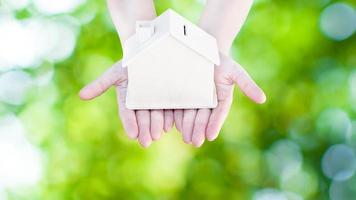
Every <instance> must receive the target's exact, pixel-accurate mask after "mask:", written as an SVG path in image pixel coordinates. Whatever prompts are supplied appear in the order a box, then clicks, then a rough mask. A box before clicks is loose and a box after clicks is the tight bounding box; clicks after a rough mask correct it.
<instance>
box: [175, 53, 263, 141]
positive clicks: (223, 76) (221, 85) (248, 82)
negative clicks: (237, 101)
mask: <svg viewBox="0 0 356 200" xmlns="http://www.w3.org/2000/svg"><path fill="white" fill-rule="evenodd" d="M220 57H221V64H220V66H216V67H215V72H214V79H215V86H216V93H217V100H218V105H217V107H216V108H214V109H188V110H174V121H175V125H176V128H177V129H178V131H180V132H181V133H182V136H183V140H184V142H185V143H187V144H193V145H194V146H196V147H200V146H201V145H202V144H203V143H204V141H205V139H207V140H209V141H213V140H215V139H216V138H217V136H218V134H219V132H220V129H221V127H222V125H223V123H224V121H225V119H226V117H227V115H228V113H229V110H230V107H231V104H232V99H233V90H234V85H235V84H236V85H237V86H238V87H239V88H240V89H241V90H242V92H243V93H244V94H245V95H246V96H248V97H249V98H250V99H251V100H253V101H254V102H256V103H258V104H262V103H264V102H265V101H266V95H265V94H264V92H263V91H262V89H261V88H260V87H259V86H258V85H257V84H256V83H255V82H254V81H253V80H252V78H251V77H250V76H249V74H248V73H247V72H246V70H245V69H244V68H243V67H241V66H240V65H239V64H238V63H236V62H235V61H234V60H232V59H231V58H229V57H227V56H224V55H220Z"/></svg>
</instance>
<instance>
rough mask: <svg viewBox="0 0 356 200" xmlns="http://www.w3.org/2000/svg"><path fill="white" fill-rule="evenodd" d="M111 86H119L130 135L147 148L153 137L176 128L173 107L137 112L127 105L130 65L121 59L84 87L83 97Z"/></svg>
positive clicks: (121, 113)
mask: <svg viewBox="0 0 356 200" xmlns="http://www.w3.org/2000/svg"><path fill="white" fill-rule="evenodd" d="M111 86H115V89H116V93H117V96H118V97H117V103H118V107H119V116H120V118H121V121H122V124H123V127H124V129H125V131H126V133H127V135H128V136H129V138H131V139H136V138H137V139H138V141H139V142H140V144H141V145H142V146H143V147H148V146H149V145H150V144H151V143H152V140H158V139H160V137H161V135H162V133H163V131H165V132H168V131H169V130H170V129H171V128H172V127H173V122H174V121H173V120H174V119H173V111H172V110H136V111H135V110H130V109H127V108H126V105H125V100H126V91H127V68H123V67H122V65H121V61H119V62H117V63H115V64H114V65H113V66H112V67H111V68H109V69H108V70H107V71H106V72H104V73H103V74H102V75H101V76H100V77H99V78H97V79H96V80H94V81H93V82H91V83H90V84H88V85H86V86H85V87H84V88H83V89H81V91H80V93H79V96H80V98H81V99H83V100H91V99H94V98H96V97H98V96H100V95H101V94H103V93H104V92H105V91H106V90H107V89H109V88H110V87H111Z"/></svg>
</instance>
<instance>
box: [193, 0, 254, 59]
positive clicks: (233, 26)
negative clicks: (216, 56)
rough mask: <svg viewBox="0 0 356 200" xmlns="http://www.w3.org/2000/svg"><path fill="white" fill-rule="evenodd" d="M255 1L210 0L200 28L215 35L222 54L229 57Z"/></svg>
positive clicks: (200, 21)
mask: <svg viewBox="0 0 356 200" xmlns="http://www.w3.org/2000/svg"><path fill="white" fill-rule="evenodd" d="M252 3H253V0H208V1H207V4H206V6H205V9H204V11H203V14H202V16H201V18H200V20H199V26H200V27H201V28H202V29H204V30H205V31H207V32H208V33H210V34H211V35H213V36H214V37H215V38H216V39H217V41H218V46H219V49H220V51H221V53H223V54H225V55H228V54H229V52H230V48H231V45H232V43H233V41H234V39H235V37H236V35H237V34H238V32H239V31H240V29H241V27H242V25H243V24H244V22H245V20H246V17H247V15H248V13H249V11H250V8H251V6H252Z"/></svg>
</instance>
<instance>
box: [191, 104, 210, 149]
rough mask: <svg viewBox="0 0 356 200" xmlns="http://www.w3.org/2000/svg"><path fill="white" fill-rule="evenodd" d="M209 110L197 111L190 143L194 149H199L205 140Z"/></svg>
mask: <svg viewBox="0 0 356 200" xmlns="http://www.w3.org/2000/svg"><path fill="white" fill-rule="evenodd" d="M210 114H211V110H210V109H199V110H198V112H197V116H196V117H195V122H194V129H193V136H192V143H193V145H194V146H195V147H200V146H201V145H202V144H203V143H204V140H205V132H206V127H207V125H208V122H209V118H210Z"/></svg>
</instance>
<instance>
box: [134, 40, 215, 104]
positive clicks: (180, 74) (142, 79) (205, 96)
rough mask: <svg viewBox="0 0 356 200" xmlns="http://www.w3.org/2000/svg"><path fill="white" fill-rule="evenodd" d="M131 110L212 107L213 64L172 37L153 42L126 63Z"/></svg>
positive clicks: (213, 96)
mask: <svg viewBox="0 0 356 200" xmlns="http://www.w3.org/2000/svg"><path fill="white" fill-rule="evenodd" d="M128 78H129V82H128V95H127V107H129V108H131V109H144V108H146V109H155V108H157V109H159V108H207V107H215V104H216V99H215V98H216V97H215V85H214V64H213V63H211V62H210V61H208V60H206V59H205V58H204V57H202V56H200V55H199V54H197V53H196V52H194V51H193V50H191V49H189V48H187V47H186V46H184V45H182V44H181V43H180V42H178V41H177V40H176V39H174V38H172V37H167V38H165V39H163V40H160V41H157V42H156V43H155V44H153V45H152V46H151V47H150V48H149V50H147V51H145V52H144V53H142V54H140V55H139V56H138V57H137V58H136V59H135V61H134V62H132V64H130V65H129V66H128Z"/></svg>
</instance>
